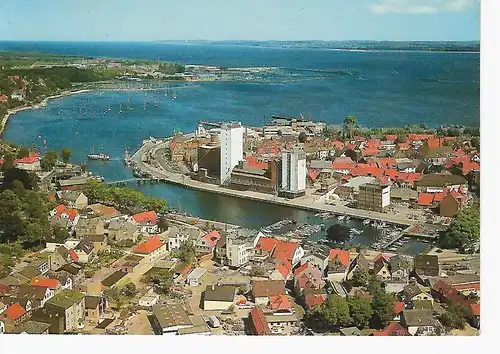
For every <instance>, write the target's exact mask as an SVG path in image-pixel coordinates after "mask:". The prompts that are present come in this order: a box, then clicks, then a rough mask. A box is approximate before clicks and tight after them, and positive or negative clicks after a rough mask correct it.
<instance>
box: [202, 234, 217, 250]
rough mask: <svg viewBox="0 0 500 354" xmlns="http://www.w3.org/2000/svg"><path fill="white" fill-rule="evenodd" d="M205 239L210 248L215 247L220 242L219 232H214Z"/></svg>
mask: <svg viewBox="0 0 500 354" xmlns="http://www.w3.org/2000/svg"><path fill="white" fill-rule="evenodd" d="M203 239H204V240H205V241H207V243H208V247H214V246H215V245H216V244H217V241H219V240H220V234H219V232H218V231H212V232H209V233H208V234H206V235H205V236H203Z"/></svg>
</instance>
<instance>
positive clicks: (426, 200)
mask: <svg viewBox="0 0 500 354" xmlns="http://www.w3.org/2000/svg"><path fill="white" fill-rule="evenodd" d="M433 200H434V194H432V193H424V192H420V193H419V194H418V205H422V206H430V205H432V201H433Z"/></svg>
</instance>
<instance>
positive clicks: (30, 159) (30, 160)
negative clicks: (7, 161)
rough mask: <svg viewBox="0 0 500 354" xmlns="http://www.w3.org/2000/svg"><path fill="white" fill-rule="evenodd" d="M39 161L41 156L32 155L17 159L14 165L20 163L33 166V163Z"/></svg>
mask: <svg viewBox="0 0 500 354" xmlns="http://www.w3.org/2000/svg"><path fill="white" fill-rule="evenodd" d="M38 160H40V157H39V156H33V155H31V156H27V157H23V158H22V159H15V160H14V165H17V164H18V163H24V164H32V163H35V162H38Z"/></svg>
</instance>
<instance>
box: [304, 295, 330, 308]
mask: <svg viewBox="0 0 500 354" xmlns="http://www.w3.org/2000/svg"><path fill="white" fill-rule="evenodd" d="M325 301H326V295H324V294H321V295H315V294H313V295H306V306H307V308H309V309H312V308H313V307H316V306H319V305H321V304H322V303H324V302H325Z"/></svg>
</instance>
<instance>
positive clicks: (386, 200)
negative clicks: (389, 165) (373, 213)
mask: <svg viewBox="0 0 500 354" xmlns="http://www.w3.org/2000/svg"><path fill="white" fill-rule="evenodd" d="M389 205H391V186H387V187H384V188H382V208H385V207H388V206H389Z"/></svg>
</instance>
